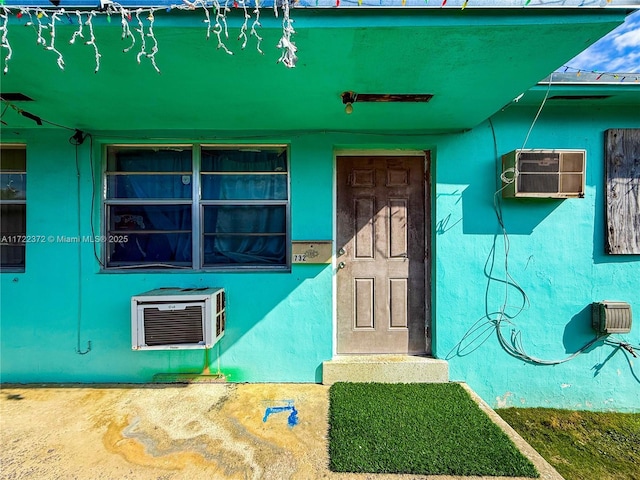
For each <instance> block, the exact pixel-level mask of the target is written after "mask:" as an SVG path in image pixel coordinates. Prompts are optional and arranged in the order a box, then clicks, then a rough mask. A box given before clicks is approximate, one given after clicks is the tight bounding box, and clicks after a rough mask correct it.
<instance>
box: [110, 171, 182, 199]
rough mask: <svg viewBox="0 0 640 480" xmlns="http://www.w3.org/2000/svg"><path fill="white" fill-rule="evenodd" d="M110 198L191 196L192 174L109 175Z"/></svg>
mask: <svg viewBox="0 0 640 480" xmlns="http://www.w3.org/2000/svg"><path fill="white" fill-rule="evenodd" d="M107 197H108V198H139V199H142V198H149V199H163V198H191V175H186V174H185V175H108V177H107Z"/></svg>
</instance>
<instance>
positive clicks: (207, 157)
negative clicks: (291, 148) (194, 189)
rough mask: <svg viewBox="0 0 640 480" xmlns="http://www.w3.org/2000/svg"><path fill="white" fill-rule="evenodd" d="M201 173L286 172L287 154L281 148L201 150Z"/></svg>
mask: <svg viewBox="0 0 640 480" xmlns="http://www.w3.org/2000/svg"><path fill="white" fill-rule="evenodd" d="M201 170H202V171H203V172H286V171H287V152H286V150H285V149H284V148H282V147H276V148H265V147H258V148H246V149H236V150H219V149H213V148H206V147H205V148H203V149H202V168H201Z"/></svg>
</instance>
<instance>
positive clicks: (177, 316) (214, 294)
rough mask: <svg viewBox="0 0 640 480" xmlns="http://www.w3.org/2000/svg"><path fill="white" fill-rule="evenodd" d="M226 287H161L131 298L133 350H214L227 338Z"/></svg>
mask: <svg viewBox="0 0 640 480" xmlns="http://www.w3.org/2000/svg"><path fill="white" fill-rule="evenodd" d="M225 320H226V299H225V292H224V289H223V288H159V289H156V290H151V291H149V292H145V293H141V294H139V295H135V296H133V297H131V348H132V349H133V350H180V349H197V348H211V347H212V346H213V345H214V344H215V343H216V342H217V341H218V340H220V338H222V336H223V335H224V328H225Z"/></svg>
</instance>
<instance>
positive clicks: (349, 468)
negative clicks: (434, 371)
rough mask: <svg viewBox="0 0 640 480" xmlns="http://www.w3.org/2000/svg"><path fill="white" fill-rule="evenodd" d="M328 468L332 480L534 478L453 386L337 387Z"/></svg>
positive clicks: (502, 435) (516, 453) (495, 428)
mask: <svg viewBox="0 0 640 480" xmlns="http://www.w3.org/2000/svg"><path fill="white" fill-rule="evenodd" d="M329 463H330V465H329V466H330V469H331V470H332V471H334V472H362V473H411V474H418V475H478V476H480V475H491V476H509V477H515V476H520V477H538V476H539V474H538V472H537V471H536V469H535V467H534V466H533V464H532V463H531V462H530V461H529V459H527V458H526V457H524V456H523V455H522V454H521V453H520V451H519V450H518V449H517V448H516V446H515V445H514V443H513V442H512V441H511V440H510V439H509V437H508V436H507V435H506V434H505V433H504V432H503V431H502V430H501V429H500V428H499V427H498V426H497V425H495V424H494V423H493V422H492V421H491V419H490V418H489V417H488V416H487V415H486V414H485V413H484V412H483V411H482V410H481V409H480V407H478V405H477V404H476V403H475V402H474V401H473V399H472V398H471V397H470V396H469V394H468V393H467V392H466V391H465V390H464V388H462V386H460V385H459V384H456V383H436V384H433V383H431V384H417V383H413V384H383V383H335V384H334V385H332V386H331V388H330V389H329Z"/></svg>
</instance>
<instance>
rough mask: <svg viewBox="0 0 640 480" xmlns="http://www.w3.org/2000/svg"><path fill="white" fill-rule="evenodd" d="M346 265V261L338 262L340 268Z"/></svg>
mask: <svg viewBox="0 0 640 480" xmlns="http://www.w3.org/2000/svg"><path fill="white" fill-rule="evenodd" d="M346 266H347V264H346V263H344V262H340V263H339V264H338V268H340V269H343V268H344V267H346Z"/></svg>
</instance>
